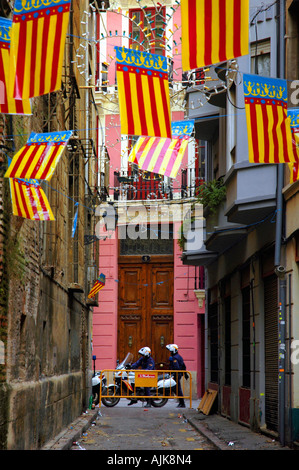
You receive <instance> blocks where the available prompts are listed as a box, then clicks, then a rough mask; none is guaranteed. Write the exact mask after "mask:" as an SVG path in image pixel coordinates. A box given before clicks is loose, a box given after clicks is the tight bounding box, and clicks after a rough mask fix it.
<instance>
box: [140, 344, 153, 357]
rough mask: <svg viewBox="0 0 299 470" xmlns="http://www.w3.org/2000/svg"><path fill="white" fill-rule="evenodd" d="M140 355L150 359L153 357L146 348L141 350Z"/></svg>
mask: <svg viewBox="0 0 299 470" xmlns="http://www.w3.org/2000/svg"><path fill="white" fill-rule="evenodd" d="M138 353H139V354H141V356H144V357H148V356H150V355H151V350H150V348H148V347H147V346H145V347H144V348H141V349H139V351H138Z"/></svg>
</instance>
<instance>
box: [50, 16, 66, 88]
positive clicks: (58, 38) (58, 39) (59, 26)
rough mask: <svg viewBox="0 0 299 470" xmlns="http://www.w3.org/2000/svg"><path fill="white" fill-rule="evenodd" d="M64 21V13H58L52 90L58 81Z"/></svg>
mask: <svg viewBox="0 0 299 470" xmlns="http://www.w3.org/2000/svg"><path fill="white" fill-rule="evenodd" d="M62 23H63V14H62V15H57V24H56V33H55V41H54V55H53V68H52V77H51V90H54V89H55V85H56V81H57V74H58V65H59V64H58V62H59V54H60V43H61V36H62Z"/></svg>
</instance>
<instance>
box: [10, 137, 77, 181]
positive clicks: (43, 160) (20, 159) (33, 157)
mask: <svg viewBox="0 0 299 470" xmlns="http://www.w3.org/2000/svg"><path fill="white" fill-rule="evenodd" d="M71 135H72V131H65V132H49V133H46V134H36V133H34V132H33V133H31V135H30V137H29V139H28V141H27V144H26V145H25V146H24V147H22V148H21V149H20V150H19V152H17V153H16V155H15V156H14V157H13V159H12V163H11V164H10V166H9V168H8V170H7V172H6V173H5V178H21V179H34V180H46V181H50V179H51V178H52V176H53V173H54V171H55V168H56V165H57V163H58V161H59V159H60V157H61V155H62V153H63V152H64V150H65V147H66V145H67V142H68V140H69V138H70V136H71Z"/></svg>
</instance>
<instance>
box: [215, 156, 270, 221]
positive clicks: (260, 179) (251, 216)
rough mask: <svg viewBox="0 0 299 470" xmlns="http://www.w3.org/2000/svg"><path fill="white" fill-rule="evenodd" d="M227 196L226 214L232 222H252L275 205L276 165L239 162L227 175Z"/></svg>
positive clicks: (261, 217) (266, 214)
mask: <svg viewBox="0 0 299 470" xmlns="http://www.w3.org/2000/svg"><path fill="white" fill-rule="evenodd" d="M225 184H226V191H227V193H226V194H227V199H226V208H225V213H224V215H225V216H226V217H227V220H228V221H229V222H230V223H235V224H246V225H249V224H253V223H258V222H260V221H262V220H264V219H265V218H266V217H268V216H269V215H270V214H271V213H273V212H274V211H275V208H276V186H277V168H276V165H270V164H266V165H262V164H261V165H257V164H254V165H253V164H250V163H248V162H240V163H239V164H236V165H234V166H233V167H232V168H231V169H230V171H229V172H228V173H227V175H226V177H225Z"/></svg>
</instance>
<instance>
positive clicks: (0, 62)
mask: <svg viewBox="0 0 299 470" xmlns="http://www.w3.org/2000/svg"><path fill="white" fill-rule="evenodd" d="M0 77H1V79H2V83H3V85H2V86H1V95H0V100H1V101H2V102H1V103H0V109H1V113H8V101H7V88H6V83H5V73H4V63H3V57H2V47H0Z"/></svg>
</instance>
